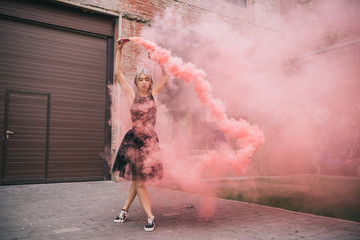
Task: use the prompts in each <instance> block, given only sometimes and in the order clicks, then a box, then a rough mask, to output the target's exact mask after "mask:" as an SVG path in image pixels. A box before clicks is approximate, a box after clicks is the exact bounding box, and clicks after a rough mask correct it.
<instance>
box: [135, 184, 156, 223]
mask: <svg viewBox="0 0 360 240" xmlns="http://www.w3.org/2000/svg"><path fill="white" fill-rule="evenodd" d="M136 192H137V195H138V197H139V200H140V203H141V205H142V207H143V208H144V210H145V213H146V215H147V216H148V217H152V216H153V215H152V212H151V204H150V198H149V194H148V192H147V189H146V186H145V183H144V182H141V181H136Z"/></svg>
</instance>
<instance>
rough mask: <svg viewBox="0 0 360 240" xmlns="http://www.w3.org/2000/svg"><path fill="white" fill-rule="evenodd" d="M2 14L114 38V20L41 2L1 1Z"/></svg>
mask: <svg viewBox="0 0 360 240" xmlns="http://www.w3.org/2000/svg"><path fill="white" fill-rule="evenodd" d="M0 14H4V15H10V16H15V17H18V18H23V19H28V20H32V21H37V22H41V23H46V24H53V25H56V26H61V27H67V28H72V29H76V30H80V31H86V32H91V33H96V34H102V35H107V36H112V35H113V34H114V28H113V24H114V21H113V18H112V17H110V16H109V17H105V16H103V15H98V14H95V13H85V12H83V11H82V10H80V9H73V8H69V7H66V6H64V5H56V4H54V3H50V2H46V1H41V0H31V1H25V0H0Z"/></svg>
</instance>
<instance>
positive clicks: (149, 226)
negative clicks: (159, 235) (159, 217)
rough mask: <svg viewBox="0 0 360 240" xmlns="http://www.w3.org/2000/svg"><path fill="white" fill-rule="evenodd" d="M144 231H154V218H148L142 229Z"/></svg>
mask: <svg viewBox="0 0 360 240" xmlns="http://www.w3.org/2000/svg"><path fill="white" fill-rule="evenodd" d="M144 229H145V231H146V232H152V231H154V229H155V217H154V216H152V217H149V218H148V220H147V224H146V226H145V227H144Z"/></svg>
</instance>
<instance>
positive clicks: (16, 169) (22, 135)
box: [1, 90, 50, 184]
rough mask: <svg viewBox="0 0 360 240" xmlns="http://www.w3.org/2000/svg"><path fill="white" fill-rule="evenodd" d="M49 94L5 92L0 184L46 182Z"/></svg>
mask: <svg viewBox="0 0 360 240" xmlns="http://www.w3.org/2000/svg"><path fill="white" fill-rule="evenodd" d="M49 114H50V94H47V93H31V92H21V91H11V90H6V94H5V116H4V130H3V152H2V169H1V171H2V173H1V183H2V184H4V183H5V184H6V183H14V182H22V183H23V182H26V181H29V182H44V181H45V180H46V179H47V167H48V166H47V162H48V155H49V151H48V149H49V148H48V144H49V119H50V118H49V117H50V116H49Z"/></svg>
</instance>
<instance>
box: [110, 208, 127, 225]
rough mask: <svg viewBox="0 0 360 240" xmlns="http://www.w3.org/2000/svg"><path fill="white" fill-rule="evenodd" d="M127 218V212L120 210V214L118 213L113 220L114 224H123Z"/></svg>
mask: <svg viewBox="0 0 360 240" xmlns="http://www.w3.org/2000/svg"><path fill="white" fill-rule="evenodd" d="M128 216H129V213H128V211H126V210H125V209H122V210H121V212H120V213H119V215H118V216H117V217H116V218H114V222H116V223H123V222H125V220H126V218H127V217H128Z"/></svg>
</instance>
